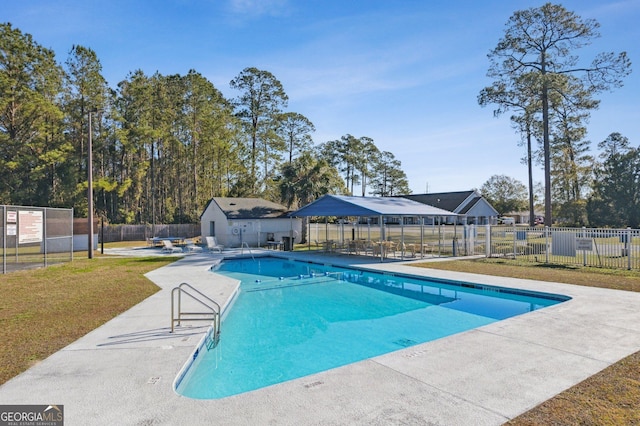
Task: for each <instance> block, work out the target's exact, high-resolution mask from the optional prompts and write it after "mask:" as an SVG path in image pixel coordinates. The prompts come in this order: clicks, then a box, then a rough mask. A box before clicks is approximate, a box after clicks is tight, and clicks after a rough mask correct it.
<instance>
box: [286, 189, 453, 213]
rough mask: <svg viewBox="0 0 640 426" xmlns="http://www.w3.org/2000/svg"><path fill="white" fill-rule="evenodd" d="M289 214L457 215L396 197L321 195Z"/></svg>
mask: <svg viewBox="0 0 640 426" xmlns="http://www.w3.org/2000/svg"><path fill="white" fill-rule="evenodd" d="M290 216H365V217H366V216H458V215H457V214H456V213H453V212H451V211H448V210H443V209H439V208H437V207H433V206H429V205H426V204H423V203H419V202H417V201H413V200H408V199H406V198H396V197H349V196H345V195H330V194H327V195H323V196H322V197H320V198H318V199H317V200H315V201H314V202H312V203H310V204H307V205H306V206H304V207H302V208H301V209H299V210H298V211H295V212H293V213H291V214H290Z"/></svg>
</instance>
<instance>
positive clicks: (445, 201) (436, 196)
mask: <svg viewBox="0 0 640 426" xmlns="http://www.w3.org/2000/svg"><path fill="white" fill-rule="evenodd" d="M474 193H475V191H457V192H438V193H431V194H415V195H414V194H412V195H402V197H404V198H407V199H409V200H414V201H419V202H421V203H425V204H429V205H430V206H436V207H439V208H441V209H445V210H451V211H455V210H457V209H459V208H460V206H461V204H462V203H464V202H465V201H466V200H467V199H468V198H469V197H470V196H472V195H474ZM476 202H477V200H476ZM474 204H475V203H474Z"/></svg>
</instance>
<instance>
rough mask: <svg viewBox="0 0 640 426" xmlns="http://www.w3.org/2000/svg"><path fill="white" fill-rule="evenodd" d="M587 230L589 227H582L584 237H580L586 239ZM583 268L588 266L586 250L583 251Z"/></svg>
mask: <svg viewBox="0 0 640 426" xmlns="http://www.w3.org/2000/svg"><path fill="white" fill-rule="evenodd" d="M586 230H587V227H586V226H583V227H582V235H580V237H581V238H585V236H586V235H587V234H586ZM582 266H587V251H586V250H582Z"/></svg>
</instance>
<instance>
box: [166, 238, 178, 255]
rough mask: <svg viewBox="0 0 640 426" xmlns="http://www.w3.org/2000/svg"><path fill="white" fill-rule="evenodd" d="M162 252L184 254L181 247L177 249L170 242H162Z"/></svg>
mask: <svg viewBox="0 0 640 426" xmlns="http://www.w3.org/2000/svg"><path fill="white" fill-rule="evenodd" d="M162 251H163V252H167V253H177V252H180V253H182V249H181V248H180V247H176V246H174V245H173V243H172V242H171V241H169V240H162Z"/></svg>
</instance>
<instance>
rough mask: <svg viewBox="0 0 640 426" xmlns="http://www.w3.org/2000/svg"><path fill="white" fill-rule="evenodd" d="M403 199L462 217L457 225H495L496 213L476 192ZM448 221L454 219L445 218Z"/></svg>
mask: <svg viewBox="0 0 640 426" xmlns="http://www.w3.org/2000/svg"><path fill="white" fill-rule="evenodd" d="M403 197H404V198H408V199H410V200H414V201H418V202H420V203H423V204H428V205H430V206H433V207H438V208H440V209H443V210H449V211H451V212H454V213H457V214H459V215H463V216H460V217H458V219H457V220H458V223H467V224H476V225H486V224H494V223H496V220H497V217H498V211H497V210H496V209H494V208H493V206H492V205H491V204H489V202H488V201H487V200H485V199H484V197H482V195H480V194H479V193H478V192H477V191H473V190H472V191H458V192H439V193H431V194H412V195H403ZM447 220H448V221H451V220H455V218H453V217H450V218H447Z"/></svg>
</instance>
